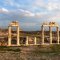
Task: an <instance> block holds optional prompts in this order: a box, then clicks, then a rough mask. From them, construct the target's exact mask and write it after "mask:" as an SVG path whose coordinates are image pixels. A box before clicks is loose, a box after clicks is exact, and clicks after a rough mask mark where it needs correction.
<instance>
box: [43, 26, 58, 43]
mask: <svg viewBox="0 0 60 60" xmlns="http://www.w3.org/2000/svg"><path fill="white" fill-rule="evenodd" d="M56 28H57V29H56V30H57V44H59V28H58V27H56ZM49 32H50V44H52V27H51V26H49ZM42 44H44V26H42Z"/></svg>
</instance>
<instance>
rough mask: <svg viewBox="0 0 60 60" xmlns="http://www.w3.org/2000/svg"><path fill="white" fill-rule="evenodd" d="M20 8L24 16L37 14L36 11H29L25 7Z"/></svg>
mask: <svg viewBox="0 0 60 60" xmlns="http://www.w3.org/2000/svg"><path fill="white" fill-rule="evenodd" d="M19 10H20V11H21V12H22V14H23V15H24V16H27V17H33V16H35V14H34V13H32V12H30V11H28V10H23V9H19Z"/></svg>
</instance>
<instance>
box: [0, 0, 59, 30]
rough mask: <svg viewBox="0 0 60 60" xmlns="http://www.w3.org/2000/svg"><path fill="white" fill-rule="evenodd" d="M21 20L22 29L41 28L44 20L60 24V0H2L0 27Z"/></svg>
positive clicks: (0, 4)
mask: <svg viewBox="0 0 60 60" xmlns="http://www.w3.org/2000/svg"><path fill="white" fill-rule="evenodd" d="M15 20H17V21H19V23H20V28H21V29H22V30H30V31H31V30H40V27H41V24H42V22H49V21H55V22H57V23H58V24H60V0H0V27H8V24H9V23H10V22H11V21H15Z"/></svg>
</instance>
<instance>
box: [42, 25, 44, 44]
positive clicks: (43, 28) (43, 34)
mask: <svg viewBox="0 0 60 60" xmlns="http://www.w3.org/2000/svg"><path fill="white" fill-rule="evenodd" d="M43 44H44V27H43V26H42V45H43Z"/></svg>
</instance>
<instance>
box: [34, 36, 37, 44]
mask: <svg viewBox="0 0 60 60" xmlns="http://www.w3.org/2000/svg"><path fill="white" fill-rule="evenodd" d="M34 44H35V45H36V44H37V42H36V37H34Z"/></svg>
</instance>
